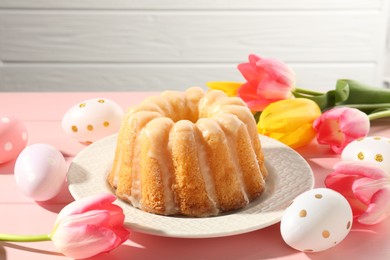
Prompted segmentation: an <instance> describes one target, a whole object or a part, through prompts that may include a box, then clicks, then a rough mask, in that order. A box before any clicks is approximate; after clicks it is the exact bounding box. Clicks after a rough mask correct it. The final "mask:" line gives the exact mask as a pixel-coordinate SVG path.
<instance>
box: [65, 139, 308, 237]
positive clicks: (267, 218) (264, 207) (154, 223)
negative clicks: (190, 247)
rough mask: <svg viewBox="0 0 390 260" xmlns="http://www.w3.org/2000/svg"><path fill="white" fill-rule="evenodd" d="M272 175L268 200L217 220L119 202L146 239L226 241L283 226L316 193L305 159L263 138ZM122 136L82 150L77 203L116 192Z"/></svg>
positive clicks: (74, 190)
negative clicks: (298, 200)
mask: <svg viewBox="0 0 390 260" xmlns="http://www.w3.org/2000/svg"><path fill="white" fill-rule="evenodd" d="M259 137H260V140H261V144H262V148H263V152H264V156H265V161H266V167H267V169H268V171H269V177H268V178H267V186H266V190H265V192H264V194H262V196H261V197H260V198H259V199H257V200H256V201H254V202H252V203H251V204H249V205H248V206H247V207H245V208H243V209H241V210H238V211H234V212H231V213H226V214H223V215H220V216H216V217H207V218H189V217H175V216H160V215H155V214H151V213H147V212H144V211H141V210H139V209H136V208H134V207H132V206H131V205H130V204H128V203H126V202H124V201H122V200H119V199H118V200H116V201H115V203H116V204H118V205H119V206H121V207H122V208H123V211H124V214H125V225H126V226H127V227H129V228H130V229H132V230H134V231H138V232H142V233H147V234H153V235H159V236H167V237H182V238H206V237H222V236H229V235H236V234H242V233H246V232H250V231H254V230H258V229H261V228H265V227H267V226H270V225H272V224H275V223H277V222H279V221H280V219H281V217H282V215H283V212H284V210H285V209H286V208H287V207H288V206H289V205H290V204H291V202H292V200H293V199H294V198H295V197H296V196H298V195H299V194H301V193H303V192H305V191H307V190H309V189H312V188H313V187H314V176H313V172H312V170H311V168H310V166H309V165H308V163H307V162H306V161H305V159H303V158H302V156H301V155H299V154H298V153H297V152H295V151H294V150H293V149H291V148H290V147H288V146H286V145H284V144H282V143H281V142H279V141H276V140H275V139H272V138H269V137H266V136H262V135H259ZM116 138H117V135H112V136H109V137H106V138H104V139H101V140H99V141H97V142H95V143H93V144H91V145H90V146H88V147H86V148H85V149H83V150H82V151H81V152H80V153H79V154H78V155H76V157H75V158H74V159H73V161H72V163H71V165H70V167H69V170H68V176H67V177H68V184H69V190H70V193H71V194H72V196H73V197H74V198H75V199H76V200H77V199H80V198H83V197H86V196H89V195H93V194H97V193H102V192H112V190H111V188H110V187H109V185H108V184H107V182H106V176H107V173H108V171H109V170H110V168H111V167H112V162H113V158H114V153H115V147H116Z"/></svg>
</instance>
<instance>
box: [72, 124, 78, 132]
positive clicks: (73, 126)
mask: <svg viewBox="0 0 390 260" xmlns="http://www.w3.org/2000/svg"><path fill="white" fill-rule="evenodd" d="M72 131H73V132H75V133H77V131H78V129H77V126H75V125H72Z"/></svg>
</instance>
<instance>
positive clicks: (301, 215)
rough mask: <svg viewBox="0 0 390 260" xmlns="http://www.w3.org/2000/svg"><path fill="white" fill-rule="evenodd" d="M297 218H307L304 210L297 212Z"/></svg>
mask: <svg viewBox="0 0 390 260" xmlns="http://www.w3.org/2000/svg"><path fill="white" fill-rule="evenodd" d="M299 216H300V217H301V218H304V217H306V216H307V211H306V210H304V209H302V210H301V211H299Z"/></svg>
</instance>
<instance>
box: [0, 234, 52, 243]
mask: <svg viewBox="0 0 390 260" xmlns="http://www.w3.org/2000/svg"><path fill="white" fill-rule="evenodd" d="M49 240H51V235H50V234H40V235H11V234H0V241H8V242H40V241H49Z"/></svg>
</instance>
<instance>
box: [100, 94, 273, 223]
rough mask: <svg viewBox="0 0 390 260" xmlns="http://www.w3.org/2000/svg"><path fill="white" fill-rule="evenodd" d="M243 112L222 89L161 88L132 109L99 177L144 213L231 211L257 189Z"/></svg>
mask: <svg viewBox="0 0 390 260" xmlns="http://www.w3.org/2000/svg"><path fill="white" fill-rule="evenodd" d="M266 176H267V170H266V168H265V165H264V156H263V153H262V150H261V143H260V140H259V138H258V134H257V130H256V123H255V121H254V118H253V115H252V114H251V111H250V110H249V109H248V108H247V106H246V104H245V103H244V102H243V101H242V100H241V99H239V98H232V97H227V96H226V95H225V94H224V93H223V92H222V91H216V90H213V91H210V92H207V93H204V92H203V90H202V89H200V88H190V89H187V90H186V91H185V92H178V91H165V92H163V93H162V94H161V95H160V96H155V97H150V98H147V99H146V100H144V101H143V102H142V103H140V104H139V105H137V106H135V107H133V108H132V109H130V110H129V112H128V113H127V114H126V116H125V118H124V120H123V123H122V126H121V129H120V131H119V134H118V141H117V147H116V153H115V159H114V165H113V168H112V170H111V172H110V173H109V175H108V177H107V181H108V183H109V184H110V186H112V187H113V188H114V189H115V192H116V194H117V196H118V197H119V198H121V199H123V200H125V201H127V202H129V203H131V204H132V205H133V206H135V207H138V208H140V209H142V210H144V211H147V212H151V213H156V214H162V215H174V214H181V215H186V216H194V217H204V216H212V215H217V214H219V213H220V212H225V211H231V210H236V209H239V208H242V207H244V206H245V205H247V204H248V203H249V202H251V201H253V200H255V199H256V198H258V197H259V196H260V195H261V194H262V192H263V191H264V189H265V178H266Z"/></svg>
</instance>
